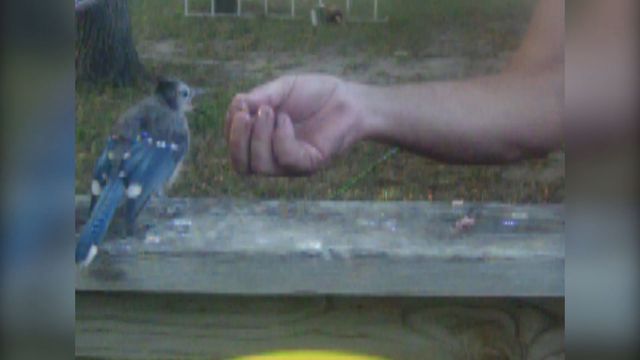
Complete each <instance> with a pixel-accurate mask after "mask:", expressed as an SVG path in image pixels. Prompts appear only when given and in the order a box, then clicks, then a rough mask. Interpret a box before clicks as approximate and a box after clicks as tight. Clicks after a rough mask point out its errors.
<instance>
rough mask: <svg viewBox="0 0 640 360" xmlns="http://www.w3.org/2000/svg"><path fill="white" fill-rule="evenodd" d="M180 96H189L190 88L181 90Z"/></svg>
mask: <svg viewBox="0 0 640 360" xmlns="http://www.w3.org/2000/svg"><path fill="white" fill-rule="evenodd" d="M180 96H182V97H183V98H187V97H189V90H186V89H184V90H182V91H180Z"/></svg>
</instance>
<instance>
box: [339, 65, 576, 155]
mask: <svg viewBox="0 0 640 360" xmlns="http://www.w3.org/2000/svg"><path fill="white" fill-rule="evenodd" d="M563 80H564V71H563V66H562V65H561V64H559V65H557V66H555V67H551V68H549V69H547V70H544V71H540V72H536V73H524V72H520V73H514V72H511V73H503V74H499V75H494V76H488V77H481V78H475V79H471V80H466V81H452V82H433V83H426V84H419V85H403V86H392V87H372V86H366V85H359V84H353V83H351V84H348V85H347V86H350V87H352V90H351V91H352V92H353V94H354V97H355V98H356V100H355V101H356V103H359V104H360V108H361V111H360V118H361V119H360V122H361V123H362V125H361V126H360V129H361V136H360V137H361V138H363V139H370V140H376V141H382V142H387V143H393V144H396V145H399V146H402V147H406V148H409V149H411V150H413V151H416V152H418V153H421V154H423V155H426V156H429V157H433V158H436V159H440V160H443V161H447V162H463V163H501V162H509V161H514V160H518V159H521V158H527V157H533V156H540V155H542V154H546V153H547V152H549V151H551V150H553V149H555V148H557V147H558V146H559V145H560V144H561V139H562V122H561V114H562V104H563Z"/></svg>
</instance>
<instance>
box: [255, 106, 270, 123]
mask: <svg viewBox="0 0 640 360" xmlns="http://www.w3.org/2000/svg"><path fill="white" fill-rule="evenodd" d="M272 114H273V110H271V108H270V107H268V106H261V107H260V109H258V117H259V118H261V119H264V120H266V119H267V118H269V116H272Z"/></svg>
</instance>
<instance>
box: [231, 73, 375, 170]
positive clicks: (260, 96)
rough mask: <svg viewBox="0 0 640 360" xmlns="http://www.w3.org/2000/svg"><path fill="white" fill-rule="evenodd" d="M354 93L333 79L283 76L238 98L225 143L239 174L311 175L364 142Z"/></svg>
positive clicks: (358, 106) (346, 84)
mask: <svg viewBox="0 0 640 360" xmlns="http://www.w3.org/2000/svg"><path fill="white" fill-rule="evenodd" d="M355 91H356V87H355V86H352V85H351V84H349V83H347V82H345V81H342V80H340V79H338V78H336V77H333V76H327V75H315V74H308V75H297V76H284V77H281V78H279V79H276V80H274V81H271V82H269V83H267V84H264V85H262V86H259V87H257V88H255V89H253V90H251V91H250V92H249V93H246V94H238V95H237V96H236V97H235V98H234V100H233V101H232V103H231V105H230V106H229V110H228V112H227V116H226V120H225V137H226V140H227V144H228V146H229V150H230V155H231V162H232V164H233V167H234V169H235V170H236V171H237V172H239V173H241V174H260V175H269V176H295V175H310V174H313V173H314V172H316V171H318V170H319V169H321V168H322V167H324V166H326V165H327V164H328V163H329V162H330V160H331V159H332V158H333V157H334V156H335V155H337V154H339V153H341V152H343V151H345V150H346V149H347V148H349V147H350V146H351V145H353V144H354V143H355V142H357V141H359V140H361V139H362V137H363V131H362V116H361V114H362V111H361V109H360V105H359V101H358V100H357V96H356V94H355Z"/></svg>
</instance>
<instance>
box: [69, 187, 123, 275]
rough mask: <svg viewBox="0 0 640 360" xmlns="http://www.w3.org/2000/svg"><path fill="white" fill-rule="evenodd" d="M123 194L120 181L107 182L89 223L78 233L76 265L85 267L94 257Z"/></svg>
mask: <svg viewBox="0 0 640 360" xmlns="http://www.w3.org/2000/svg"><path fill="white" fill-rule="evenodd" d="M124 194H125V188H124V184H123V183H122V181H120V179H115V180H112V181H109V182H108V184H107V186H106V187H105V188H104V190H103V191H102V193H101V194H100V198H99V199H98V202H97V203H96V204H95V207H94V208H93V211H92V212H91V216H90V218H89V221H87V223H86V224H85V226H84V228H83V229H82V232H81V233H80V240H79V241H78V244H77V245H76V264H78V263H79V264H81V265H84V266H87V265H89V264H90V263H91V261H92V260H93V258H94V257H95V256H96V254H97V253H98V245H99V244H100V242H102V239H103V238H104V236H105V235H106V233H107V230H108V229H109V224H110V223H111V219H113V216H114V214H115V212H116V208H117V207H118V205H120V202H121V201H122V198H123V197H124Z"/></svg>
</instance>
